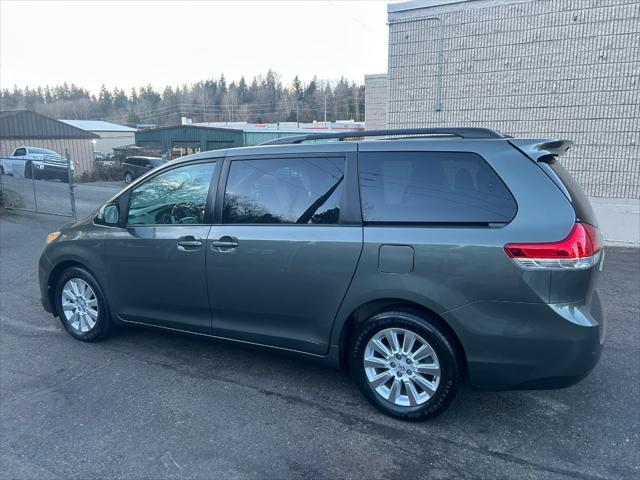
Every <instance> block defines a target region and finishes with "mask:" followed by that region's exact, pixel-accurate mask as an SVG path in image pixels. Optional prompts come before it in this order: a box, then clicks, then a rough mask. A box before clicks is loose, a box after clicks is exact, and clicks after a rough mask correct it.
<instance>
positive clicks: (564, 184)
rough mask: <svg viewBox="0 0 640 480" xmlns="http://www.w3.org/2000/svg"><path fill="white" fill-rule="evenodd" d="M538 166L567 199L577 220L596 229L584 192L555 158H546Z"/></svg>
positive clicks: (594, 215)
mask: <svg viewBox="0 0 640 480" xmlns="http://www.w3.org/2000/svg"><path fill="white" fill-rule="evenodd" d="M538 165H540V167H541V168H542V169H543V170H544V171H545V172H546V173H547V175H549V177H551V179H552V180H553V181H554V182H555V183H556V185H558V187H559V188H560V189H561V190H562V191H563V192H564V193H565V195H567V197H569V200H570V201H571V204H572V205H573V208H574V210H575V212H576V217H577V218H578V220H580V221H582V222H586V223H590V224H591V225H593V226H595V227H597V226H598V221H597V219H596V214H595V213H594V212H593V208H592V207H591V203H590V202H589V199H588V198H587V196H586V195H585V194H584V190H582V188H581V187H580V185H578V182H576V181H575V179H574V178H573V176H571V174H570V173H569V172H568V171H567V169H566V168H564V167H563V166H562V164H561V163H560V162H559V161H558V159H557V158H556V157H546V158H545V159H544V160H541V161H539V162H538Z"/></svg>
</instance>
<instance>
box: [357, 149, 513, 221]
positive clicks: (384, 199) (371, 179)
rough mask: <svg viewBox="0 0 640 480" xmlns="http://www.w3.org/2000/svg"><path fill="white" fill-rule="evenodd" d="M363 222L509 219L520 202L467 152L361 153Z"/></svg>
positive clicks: (485, 165) (483, 161)
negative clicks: (517, 202)
mask: <svg viewBox="0 0 640 480" xmlns="http://www.w3.org/2000/svg"><path fill="white" fill-rule="evenodd" d="M359 170H360V195H361V199H362V216H363V220H364V221H365V222H374V223H375V222H380V223H388V222H405V223H423V222H425V223H505V222H510V221H511V220H512V219H513V217H514V216H515V214H516V210H517V206H516V202H515V200H514V198H513V196H512V195H511V193H510V192H509V190H508V189H507V187H506V186H505V184H504V183H503V182H502V180H500V178H499V177H498V175H497V174H496V172H494V171H493V169H492V168H491V167H490V166H489V165H488V164H487V162H486V161H485V160H484V159H483V158H482V157H480V156H479V155H477V154H475V153H468V152H370V153H362V154H360V156H359Z"/></svg>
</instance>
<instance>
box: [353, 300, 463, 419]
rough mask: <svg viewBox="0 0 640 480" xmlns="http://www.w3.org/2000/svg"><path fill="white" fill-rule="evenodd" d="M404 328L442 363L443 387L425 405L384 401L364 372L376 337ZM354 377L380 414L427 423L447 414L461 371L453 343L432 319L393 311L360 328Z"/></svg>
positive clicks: (355, 352) (376, 316) (354, 358)
mask: <svg viewBox="0 0 640 480" xmlns="http://www.w3.org/2000/svg"><path fill="white" fill-rule="evenodd" d="M394 327H395V328H404V329H406V330H410V331H412V332H413V333H416V334H418V335H420V336H421V337H422V338H424V339H425V340H426V341H427V342H428V343H429V344H430V345H431V347H432V348H433V350H434V351H435V352H436V355H437V356H438V361H439V363H440V383H439V385H438V389H437V391H436V394H435V395H434V396H433V397H432V398H430V399H429V400H428V401H427V402H425V403H424V404H422V405H418V406H414V407H402V406H398V405H395V404H393V403H391V402H389V401H388V400H386V399H384V398H382V397H381V396H380V395H379V394H378V393H377V392H376V391H375V390H374V389H373V387H372V386H371V385H370V384H369V381H368V379H367V376H366V373H365V370H364V352H365V348H366V345H367V343H368V342H369V340H370V339H371V337H373V336H374V335H375V334H376V333H378V332H380V331H381V330H385V329H387V328H394ZM349 363H350V369H351V375H352V377H353V379H354V381H355V383H356V384H357V385H358V387H359V388H360V390H361V391H362V393H363V394H364V396H365V397H366V398H367V399H368V400H369V401H370V402H371V403H372V404H373V405H374V406H375V407H376V408H377V409H379V410H381V411H382V412H384V413H386V414H387V415H390V416H392V417H395V418H399V419H402V420H411V421H419V420H427V419H429V418H433V417H435V416H437V415H439V414H440V413H442V412H444V411H445V410H446V409H447V408H448V407H449V405H450V404H451V402H453V400H454V399H455V397H456V395H457V393H458V390H459V388H460V367H459V365H458V359H457V358H456V355H455V350H454V348H453V345H452V343H451V342H450V341H449V339H448V338H447V337H446V336H445V335H444V334H443V333H442V332H441V331H440V330H439V329H438V328H437V327H436V326H435V325H434V324H432V323H431V322H429V320H428V319H426V318H423V317H422V316H418V315H416V314H414V313H410V312H406V311H401V310H393V311H386V312H382V313H378V314H376V315H374V316H373V317H371V318H370V319H369V320H367V321H366V322H365V323H364V324H362V325H361V326H360V328H358V330H357V331H356V333H355V335H354V341H353V343H352V348H351V358H350V362H349Z"/></svg>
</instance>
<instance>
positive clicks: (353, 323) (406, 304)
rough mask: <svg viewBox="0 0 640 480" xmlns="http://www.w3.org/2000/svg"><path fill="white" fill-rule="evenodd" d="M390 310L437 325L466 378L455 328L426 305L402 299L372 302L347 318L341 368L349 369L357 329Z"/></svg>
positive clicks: (343, 326) (342, 334) (340, 345)
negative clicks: (452, 349)
mask: <svg viewBox="0 0 640 480" xmlns="http://www.w3.org/2000/svg"><path fill="white" fill-rule="evenodd" d="M388 310H401V311H405V312H408V313H413V314H416V315H419V316H420V315H426V316H428V317H429V319H430V320H432V321H433V322H434V323H436V326H437V327H438V328H440V329H441V330H442V332H443V333H445V334H446V335H447V337H448V338H449V339H450V340H451V342H452V344H453V347H454V351H455V352H456V356H457V357H458V359H459V361H460V367H461V369H462V372H463V375H464V377H466V376H467V372H468V368H467V356H466V353H465V350H464V347H463V346H462V342H460V338H459V337H458V335H457V334H456V332H455V331H454V330H453V328H452V327H451V326H450V325H449V324H448V323H447V321H446V320H444V319H443V318H442V317H441V316H440V315H438V314H437V313H436V312H434V311H433V310H431V309H430V308H428V307H425V306H424V305H421V304H419V303H416V302H413V301H410V300H406V299H400V298H382V299H376V300H370V301H368V302H366V303H363V304H362V305H360V306H358V307H356V308H355V309H354V310H353V311H352V312H351V314H350V315H349V316H348V317H347V319H346V321H345V322H344V324H343V325H342V329H341V331H340V337H339V352H338V355H339V362H340V366H341V367H347V366H348V363H349V346H350V345H351V340H352V338H353V334H354V332H355V331H356V329H357V327H358V326H359V325H360V324H361V323H362V322H365V321H367V320H368V319H369V318H371V317H372V316H373V315H375V314H377V313H380V312H383V311H388Z"/></svg>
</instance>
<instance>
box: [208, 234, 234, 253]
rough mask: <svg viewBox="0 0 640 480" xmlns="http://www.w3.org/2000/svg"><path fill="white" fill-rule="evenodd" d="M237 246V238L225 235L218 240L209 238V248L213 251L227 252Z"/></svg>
mask: <svg viewBox="0 0 640 480" xmlns="http://www.w3.org/2000/svg"><path fill="white" fill-rule="evenodd" d="M237 247H238V239H237V238H236V237H230V236H228V235H225V236H224V237H220V238H219V239H218V240H211V250H213V251H214V252H229V251H231V250H233V249H234V248H237Z"/></svg>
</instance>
